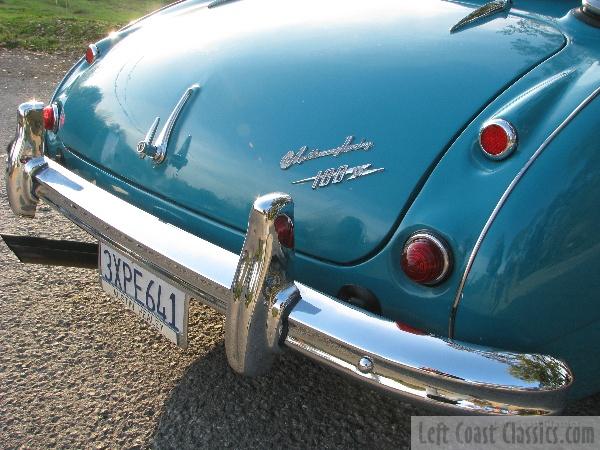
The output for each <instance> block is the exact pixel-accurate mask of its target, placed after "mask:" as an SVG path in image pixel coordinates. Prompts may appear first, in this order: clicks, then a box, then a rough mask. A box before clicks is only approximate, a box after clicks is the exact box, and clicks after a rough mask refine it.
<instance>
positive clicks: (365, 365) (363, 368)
mask: <svg viewBox="0 0 600 450" xmlns="http://www.w3.org/2000/svg"><path fill="white" fill-rule="evenodd" d="M356 368H357V369H358V370H359V371H360V372H362V373H371V372H372V371H373V361H372V360H371V358H369V357H368V356H363V357H362V358H360V361H358V365H357V366H356Z"/></svg>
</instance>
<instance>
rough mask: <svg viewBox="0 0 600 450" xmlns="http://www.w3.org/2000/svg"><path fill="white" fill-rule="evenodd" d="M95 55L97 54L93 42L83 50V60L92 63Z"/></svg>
mask: <svg viewBox="0 0 600 450" xmlns="http://www.w3.org/2000/svg"><path fill="white" fill-rule="evenodd" d="M96 56H98V50H97V49H96V46H95V45H94V44H92V45H90V46H89V47H88V48H87V50H86V51H85V60H86V61H87V63H88V64H92V63H93V62H94V61H96Z"/></svg>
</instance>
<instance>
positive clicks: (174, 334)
mask: <svg viewBox="0 0 600 450" xmlns="http://www.w3.org/2000/svg"><path fill="white" fill-rule="evenodd" d="M99 265H100V282H101V284H102V288H103V289H104V290H105V291H106V292H107V293H108V294H109V295H111V296H112V297H115V298H116V299H118V300H120V301H121V303H123V305H125V307H126V308H128V309H129V310H131V311H133V312H134V313H135V314H137V315H138V316H139V317H141V318H142V319H143V320H144V321H146V322H147V323H148V324H149V325H150V327H151V328H153V329H155V330H156V331H158V332H159V333H161V334H162V335H163V336H164V337H166V338H167V339H168V340H169V341H171V342H173V343H174V344H176V345H178V346H180V347H183V348H185V347H187V324H188V311H189V298H188V296H187V295H186V294H185V293H184V292H183V291H182V290H181V289H178V288H177V287H175V286H173V285H172V284H171V283H168V282H167V281H165V280H164V279H163V278H162V277H160V276H159V275H157V274H156V273H155V272H153V271H152V270H150V269H148V267H146V266H145V265H143V264H141V263H139V262H137V261H135V260H133V259H131V258H130V257H128V256H125V255H123V253H121V252H119V251H117V250H115V249H114V248H112V247H111V246H109V245H107V244H105V243H104V242H100V257H99Z"/></svg>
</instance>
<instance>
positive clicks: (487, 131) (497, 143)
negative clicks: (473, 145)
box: [479, 119, 517, 159]
mask: <svg viewBox="0 0 600 450" xmlns="http://www.w3.org/2000/svg"><path fill="white" fill-rule="evenodd" d="M479 145H480V146H481V149H482V150H483V152H484V154H485V155H486V156H487V157H488V158H491V159H504V158H506V157H507V156H508V155H510V154H511V153H512V151H513V150H514V149H515V147H516V146H517V132H516V130H515V128H514V127H513V126H512V125H511V123H510V122H508V121H506V120H504V119H492V120H488V121H487V122H485V123H484V124H483V126H482V127H481V131H480V132H479Z"/></svg>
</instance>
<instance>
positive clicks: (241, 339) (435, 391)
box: [7, 103, 572, 414]
mask: <svg viewBox="0 0 600 450" xmlns="http://www.w3.org/2000/svg"><path fill="white" fill-rule="evenodd" d="M41 106H42V105H40V104H38V103H27V104H23V105H21V106H20V107H19V112H18V127H17V139H16V140H15V142H14V144H13V146H12V149H11V151H10V155H9V161H8V166H7V190H8V197H9V200H10V204H11V207H12V209H13V211H14V212H15V213H16V214H19V215H22V216H29V217H33V215H34V214H35V209H36V204H37V202H38V200H39V199H43V200H45V201H46V202H47V203H49V204H51V205H53V206H54V207H55V208H56V209H58V210H59V211H60V212H61V213H62V214H64V215H65V216H67V217H68V218H69V219H71V220H72V221H73V222H75V223H76V224H77V225H79V226H80V227H82V228H83V229H84V230H86V231H88V232H89V233H91V234H92V235H94V236H95V237H97V238H98V239H101V240H103V241H106V242H108V243H110V244H111V245H113V246H116V247H117V248H119V249H120V250H122V251H124V252H126V253H128V254H130V255H131V256H133V257H134V258H137V259H139V260H141V261H143V262H144V263H146V264H148V265H149V266H150V267H152V268H153V269H154V270H156V271H158V272H159V273H160V274H161V275H163V276H164V277H166V278H167V279H169V280H170V281H171V282H173V283H175V284H177V285H178V286H180V287H181V288H182V289H183V290H185V291H187V292H188V293H190V295H192V296H193V297H194V298H196V299H197V300H200V301H202V302H203V303H205V304H207V305H209V306H212V307H214V308H215V309H217V310H219V311H221V312H223V313H225V314H226V327H225V330H226V331H225V347H226V352H227V358H228V360H229V363H230V365H231V366H232V368H233V369H234V370H235V371H236V372H238V373H241V374H245V375H258V374H261V373H264V372H265V371H267V370H268V369H269V368H270V366H271V364H272V363H273V361H274V359H275V358H276V356H277V354H278V353H279V352H281V351H282V349H284V348H286V347H287V348H291V349H294V350H296V351H298V352H300V353H302V354H304V355H306V356H308V357H309V358H311V359H314V360H317V361H320V362H322V363H324V364H326V365H328V366H331V367H334V368H336V369H339V370H341V371H343V372H345V373H346V374H348V375H351V376H353V377H354V378H356V379H359V380H362V381H365V382H367V383H370V384H372V385H374V386H378V387H380V388H383V389H385V390H386V391H388V392H391V393H394V394H398V395H400V396H403V397H405V398H407V399H409V400H422V401H425V402H426V403H428V404H430V405H438V406H443V407H447V408H450V409H451V410H452V411H453V412H456V413H488V414H548V413H556V412H559V411H560V410H561V409H562V408H563V406H564V403H565V397H566V392H567V390H568V388H569V386H570V384H571V382H572V375H571V373H570V370H569V368H568V367H567V366H566V365H565V364H564V363H563V362H561V361H559V360H557V359H554V358H552V357H549V356H543V355H535V354H519V353H512V352H504V351H499V350H497V349H493V348H484V347H478V346H475V345H471V344H467V343H461V342H457V341H451V340H448V339H445V338H442V337H436V336H431V335H417V334H413V333H410V332H406V331H402V330H400V329H399V328H398V326H397V325H396V323H395V322H393V321H390V320H387V319H384V318H382V317H379V316H376V315H373V314H370V313H368V312H365V311H361V310H359V309H356V308H354V307H352V306H350V305H348V304H345V303H343V302H341V301H339V300H336V299H335V298H332V297H329V296H327V295H325V294H323V293H320V292H318V291H317V290H315V289H312V288H310V287H308V286H305V285H303V284H301V283H298V282H295V281H294V274H293V266H294V251H293V250H289V249H287V248H284V247H282V246H281V245H280V244H279V241H278V239H277V236H276V233H275V230H274V225H273V222H274V219H275V217H276V216H277V215H278V214H280V213H285V214H287V215H288V216H289V217H290V218H291V219H292V220H293V202H292V199H291V198H290V197H289V196H288V195H286V194H278V193H275V194H268V195H265V196H263V197H260V198H259V199H257V200H256V202H255V203H254V207H253V208H252V211H251V212H250V219H249V224H248V232H247V235H246V239H245V243H244V247H243V249H242V253H241V255H236V254H234V253H231V252H229V251H227V250H224V249H222V248H220V247H218V246H216V245H214V244H212V243H210V242H207V241H205V240H203V239H201V238H199V237H197V236H194V235H192V234H190V233H188V232H186V231H183V230H181V229H179V228H176V227H174V226H172V225H169V224H167V223H164V222H161V221H160V220H159V219H158V218H156V217H154V216H152V215H150V214H148V213H146V212H144V211H142V210H140V209H138V208H137V207H135V206H132V205H130V204H129V203H127V202H125V201H123V200H121V199H119V198H117V197H115V196H113V195H112V194H109V193H108V192H106V191H104V190H102V189H100V188H98V187H96V186H95V185H93V184H91V183H89V182H88V181H86V180H84V179H83V178H81V177H79V176H78V175H76V174H75V173H73V172H71V171H69V170H68V169H66V168H65V167H63V166H61V165H60V164H58V163H56V162H55V161H53V160H51V159H49V158H48V157H46V156H44V152H43V134H42V132H41Z"/></svg>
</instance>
